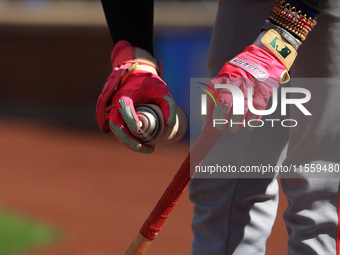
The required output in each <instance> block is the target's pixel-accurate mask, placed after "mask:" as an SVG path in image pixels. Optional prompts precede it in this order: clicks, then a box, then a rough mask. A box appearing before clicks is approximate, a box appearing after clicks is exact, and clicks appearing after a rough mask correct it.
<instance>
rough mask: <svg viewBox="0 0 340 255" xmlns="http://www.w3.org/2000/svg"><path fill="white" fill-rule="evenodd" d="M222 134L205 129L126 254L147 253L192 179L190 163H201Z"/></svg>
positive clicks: (141, 254) (192, 164) (195, 164)
mask: <svg viewBox="0 0 340 255" xmlns="http://www.w3.org/2000/svg"><path fill="white" fill-rule="evenodd" d="M221 134H222V133H221V132H211V129H203V131H202V133H201V135H200V136H199V138H198V139H197V141H196V143H195V144H194V146H193V147H192V149H191V151H190V153H189V154H188V156H187V157H186V159H185V160H184V162H183V163H182V165H181V167H180V168H179V170H178V172H177V173H176V175H175V176H174V178H173V179H172V181H171V183H170V184H169V186H168V187H167V189H166V190H165V192H164V193H163V195H162V197H161V198H160V199H159V201H158V203H157V204H156V206H155V208H154V209H153V211H152V212H151V213H150V215H149V217H148V218H147V219H146V221H145V222H144V224H143V226H142V228H141V230H140V232H139V233H138V235H137V236H136V238H135V239H134V241H133V242H132V243H131V245H130V247H129V248H128V250H127V252H126V253H125V255H144V254H145V253H146V251H147V249H148V248H149V246H150V244H151V242H152V240H154V239H155V238H156V236H157V234H158V233H159V231H160V230H161V228H162V226H163V224H164V222H165V221H166V219H167V218H168V216H169V214H170V212H171V211H172V209H173V207H174V206H175V205H176V204H177V202H178V200H179V198H180V196H181V195H182V193H183V192H184V190H185V188H186V186H187V185H188V183H189V182H190V180H191V179H192V177H193V174H194V171H190V165H191V166H197V165H200V164H201V162H202V161H203V160H204V158H205V156H206V155H207V154H208V152H209V151H210V149H211V147H212V146H213V145H214V144H215V142H216V141H217V140H218V138H219V137H220V136H221Z"/></svg>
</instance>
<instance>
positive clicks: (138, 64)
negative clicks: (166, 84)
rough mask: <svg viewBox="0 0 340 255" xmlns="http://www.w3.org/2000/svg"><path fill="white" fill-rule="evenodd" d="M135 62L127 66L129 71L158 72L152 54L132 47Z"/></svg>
mask: <svg viewBox="0 0 340 255" xmlns="http://www.w3.org/2000/svg"><path fill="white" fill-rule="evenodd" d="M134 51H135V52H134V53H135V63H134V64H133V65H132V66H131V67H130V68H129V71H138V70H142V71H147V72H150V73H153V74H157V75H158V73H159V67H158V64H157V62H156V60H155V59H154V58H153V56H152V55H151V54H150V53H149V52H148V51H146V50H144V49H141V48H137V47H135V48H134Z"/></svg>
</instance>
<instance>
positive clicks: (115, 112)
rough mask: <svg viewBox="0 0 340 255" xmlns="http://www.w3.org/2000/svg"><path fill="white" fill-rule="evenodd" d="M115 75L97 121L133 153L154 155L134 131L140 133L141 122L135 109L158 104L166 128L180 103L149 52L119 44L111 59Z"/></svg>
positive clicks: (100, 100)
mask: <svg viewBox="0 0 340 255" xmlns="http://www.w3.org/2000/svg"><path fill="white" fill-rule="evenodd" d="M111 61H112V67H113V72H112V73H111V75H110V77H109V78H108V80H107V82H106V83H105V85H104V88H103V91H102V93H101V94H100V96H99V98H98V102H97V110H96V119H97V122H98V125H99V127H100V128H101V129H102V131H103V132H104V133H109V132H110V130H111V131H112V132H113V134H114V135H115V136H116V137H117V138H118V140H119V141H120V142H122V143H123V144H124V145H126V146H127V147H128V148H130V149H131V150H133V151H136V152H142V153H152V152H153V151H154V145H152V144H151V145H150V144H142V143H141V142H140V141H139V140H138V139H136V138H135V137H134V136H133V135H132V134H131V132H130V131H132V132H137V131H138V130H139V128H140V122H139V119H138V117H137V114H136V111H135V108H134V105H138V104H141V103H143V104H151V103H152V104H157V105H158V106H159V107H160V108H161V110H162V113H163V116H164V122H165V124H166V125H168V126H170V127H173V126H174V124H175V121H176V107H177V106H176V102H175V101H174V99H173V97H172V95H171V93H170V91H169V89H168V87H167V86H166V84H165V83H164V81H163V80H162V79H161V78H160V73H161V71H160V70H158V68H157V63H156V62H155V60H154V58H153V57H152V56H151V54H150V53H148V52H147V51H145V50H143V49H141V48H137V47H133V46H131V44H130V43H129V42H127V41H119V42H118V43H117V44H116V45H115V47H114V49H113V52H112V56H111Z"/></svg>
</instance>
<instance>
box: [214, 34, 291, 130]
mask: <svg viewBox="0 0 340 255" xmlns="http://www.w3.org/2000/svg"><path fill="white" fill-rule="evenodd" d="M296 56H297V52H296V50H295V49H294V47H293V46H292V45H290V44H289V43H288V42H287V41H286V40H285V39H283V38H282V37H281V35H280V34H279V33H278V32H276V31H275V30H273V29H271V30H268V31H264V32H262V33H261V34H260V35H259V37H258V38H257V40H256V41H255V43H254V44H252V45H250V46H248V47H247V48H246V49H245V50H244V51H243V52H242V53H241V54H239V55H237V56H236V57H235V58H233V59H232V60H230V61H229V62H227V63H226V64H225V65H224V66H223V68H222V69H221V71H220V72H219V74H218V75H217V76H216V77H215V78H213V79H212V80H211V82H210V83H209V86H208V87H210V88H214V85H215V84H230V85H233V86H236V87H238V88H239V89H240V90H241V91H242V92H243V96H244V113H243V115H233V97H232V94H231V92H230V90H229V89H226V88H220V89H216V92H217V93H218V95H219V97H220V99H221V101H220V102H222V105H221V103H217V104H216V105H215V104H214V103H213V102H212V101H210V103H209V105H208V114H207V121H210V124H209V125H211V124H212V119H224V120H228V123H227V124H224V125H222V124H218V125H216V126H215V128H217V129H218V130H221V131H224V130H226V129H228V130H229V131H231V132H238V131H239V130H240V129H241V128H242V126H244V127H245V128H247V129H253V128H254V126H256V121H251V123H252V124H251V126H252V127H250V126H248V125H247V123H248V121H249V120H253V119H254V120H259V119H260V118H261V116H260V115H255V114H253V113H252V112H251V111H249V109H248V101H249V100H252V105H253V106H254V108H255V109H256V110H265V109H266V107H267V104H268V100H269V98H270V97H271V95H272V93H273V88H278V87H279V86H280V85H281V84H283V83H286V82H288V81H289V79H290V77H289V74H288V71H289V69H290V67H291V65H292V64H293V62H294V60H295V58H296ZM248 88H252V94H251V98H248ZM218 101H219V100H216V102H218ZM233 123H234V124H233Z"/></svg>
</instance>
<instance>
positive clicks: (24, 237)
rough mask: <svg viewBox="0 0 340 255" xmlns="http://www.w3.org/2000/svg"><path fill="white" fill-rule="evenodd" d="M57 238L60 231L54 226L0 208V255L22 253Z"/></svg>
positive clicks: (48, 243) (45, 244) (46, 244)
mask: <svg viewBox="0 0 340 255" xmlns="http://www.w3.org/2000/svg"><path fill="white" fill-rule="evenodd" d="M58 239H60V233H59V232H58V231H57V230H56V229H55V228H52V227H50V226H47V225H44V224H40V223H38V222H36V221H33V220H31V219H29V218H26V217H23V216H20V215H18V214H15V213H11V212H8V211H6V210H3V209H0V255H14V254H19V253H20V254H22V253H23V252H25V251H28V250H31V249H36V248H41V247H43V246H48V245H50V244H52V243H53V242H56V241H57V240H58Z"/></svg>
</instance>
